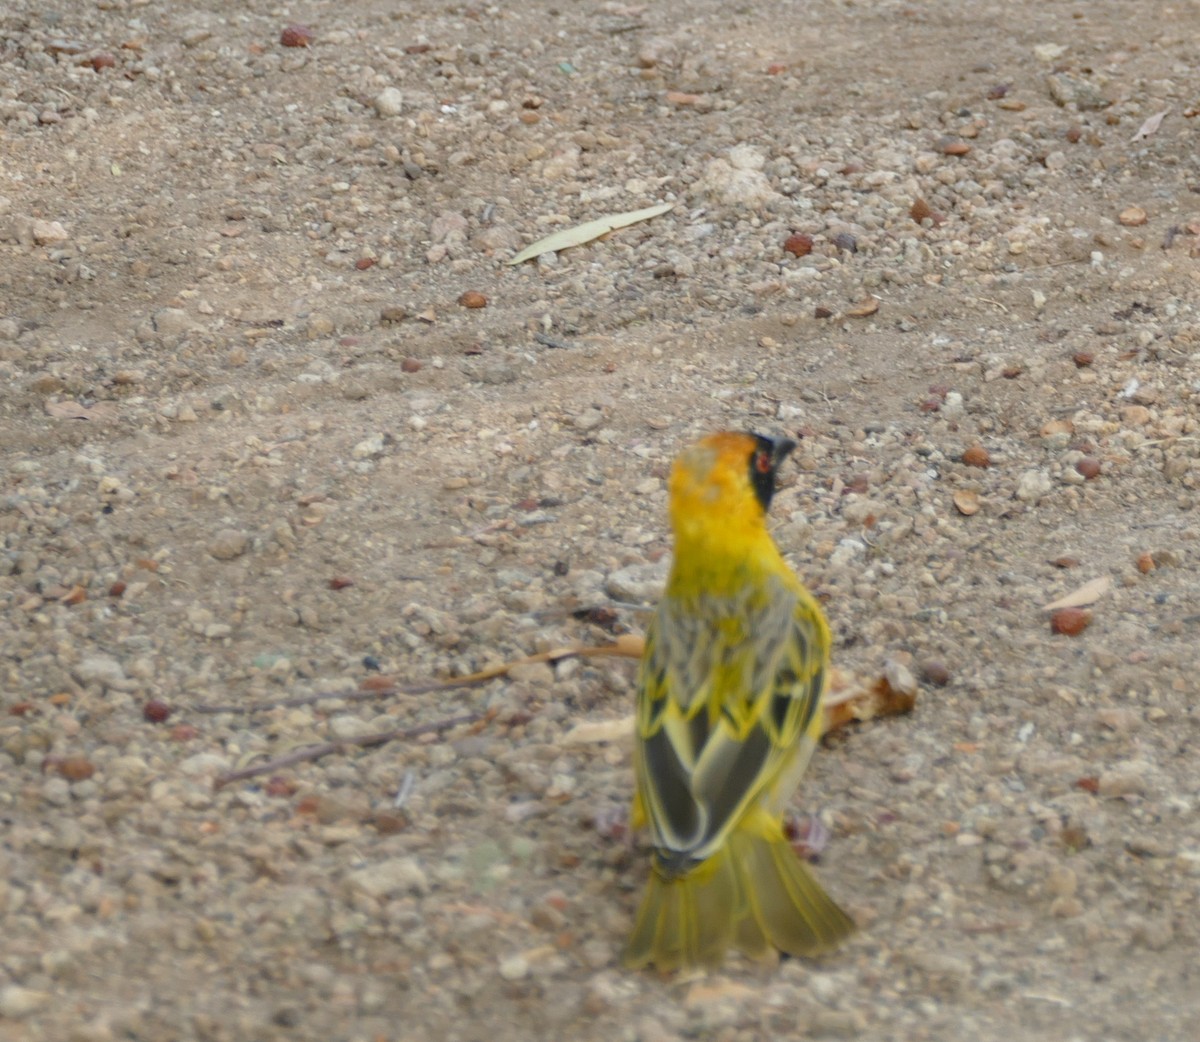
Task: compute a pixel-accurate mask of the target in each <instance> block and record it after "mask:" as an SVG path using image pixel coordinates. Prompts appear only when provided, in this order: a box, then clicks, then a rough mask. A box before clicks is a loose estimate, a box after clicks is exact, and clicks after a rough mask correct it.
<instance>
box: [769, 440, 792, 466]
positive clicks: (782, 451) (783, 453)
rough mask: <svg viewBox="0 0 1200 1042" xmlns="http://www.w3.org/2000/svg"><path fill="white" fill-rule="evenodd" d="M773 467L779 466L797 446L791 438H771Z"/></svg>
mask: <svg viewBox="0 0 1200 1042" xmlns="http://www.w3.org/2000/svg"><path fill="white" fill-rule="evenodd" d="M770 441H771V469H772V470H774V469H775V468H776V467H778V466H779V464H781V463H782V462H783V461H784V460H785V459H787V458H788V456H789V455H790V454H791V452H792V450H793V449H794V448H795V447H796V443H795V442H794V441H793V440H792V439H791V438H771V439H770Z"/></svg>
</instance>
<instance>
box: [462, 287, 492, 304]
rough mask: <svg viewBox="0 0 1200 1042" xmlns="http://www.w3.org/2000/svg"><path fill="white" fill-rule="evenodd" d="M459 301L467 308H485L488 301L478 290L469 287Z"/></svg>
mask: <svg viewBox="0 0 1200 1042" xmlns="http://www.w3.org/2000/svg"><path fill="white" fill-rule="evenodd" d="M458 302H459V303H460V304H461V305H462V306H463V307H465V308H485V307H487V302H488V301H487V297H485V296H484V295H483V294H482V293H480V292H479V291H478V290H473V289H469V290H467V292H466V293H464V294H463V295H462V296H461V297H459V298H458Z"/></svg>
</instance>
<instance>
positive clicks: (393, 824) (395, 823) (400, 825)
mask: <svg viewBox="0 0 1200 1042" xmlns="http://www.w3.org/2000/svg"><path fill="white" fill-rule="evenodd" d="M371 824H373V825H374V826H375V831H376V832H378V833H379V834H380V835H381V836H394V835H396V833H398V832H403V831H404V830H405V829H406V828H408V826H409V820H408V817H407V815H405V814H400V813H397V812H395V811H387V810H381V811H379V812H378V813H377V814H376V815H375V817H374V818H372V819H371Z"/></svg>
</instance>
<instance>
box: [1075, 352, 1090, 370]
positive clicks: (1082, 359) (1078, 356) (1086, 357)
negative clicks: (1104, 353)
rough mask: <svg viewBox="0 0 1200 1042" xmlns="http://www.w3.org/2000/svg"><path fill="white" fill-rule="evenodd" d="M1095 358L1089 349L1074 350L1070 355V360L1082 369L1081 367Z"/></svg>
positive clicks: (1087, 364)
mask: <svg viewBox="0 0 1200 1042" xmlns="http://www.w3.org/2000/svg"><path fill="white" fill-rule="evenodd" d="M1095 360H1096V356H1095V355H1093V354H1092V353H1091V352H1090V351H1076V352H1075V353H1074V354H1073V355H1072V356H1071V361H1072V362H1074V363H1075V365H1076V366H1077V367H1078V368H1080V369H1083V368H1085V367H1087V366H1089V365H1091V364H1092V363H1093V362H1094V361H1095Z"/></svg>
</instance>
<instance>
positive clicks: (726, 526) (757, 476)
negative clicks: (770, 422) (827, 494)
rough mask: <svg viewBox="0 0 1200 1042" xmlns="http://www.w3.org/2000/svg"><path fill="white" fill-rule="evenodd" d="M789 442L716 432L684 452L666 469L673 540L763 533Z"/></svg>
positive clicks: (755, 435)
mask: <svg viewBox="0 0 1200 1042" xmlns="http://www.w3.org/2000/svg"><path fill="white" fill-rule="evenodd" d="M795 447H796V443H795V442H794V441H792V440H791V439H790V438H768V437H764V436H763V435H761V434H748V433H743V432H741V431H721V432H719V433H717V434H710V435H709V436H708V437H706V438H702V439H701V440H700V441H698V442H696V444H694V445H692V446H690V447H689V448H687V449H684V451H683V452H681V453H680V454H679V456H678V457H677V458H676V460H675V465H674V466H673V467H672V468H671V483H670V494H671V524H672V526H673V527H674V529H675V534H676V537H677V538H678V539H680V540H687V539H688V538H689V536H695V537H698V538H700V539H701V540H702V541H703V539H704V536H705V535H706V534H713V535H718V534H719V533H720V532H722V531H724V532H726V533H729V532H732V531H735V530H739V529H740V530H743V531H745V530H747V529H748V530H756V529H762V528H763V517H764V515H765V514H766V511H767V507H769V506H770V504H771V497H772V496H773V495H774V494H775V473H776V471H777V470H778V469H779V464H780V463H782V462H783V460H784V459H786V458H787V455H788V453H790V452H791V451H792V449H794V448H795Z"/></svg>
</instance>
